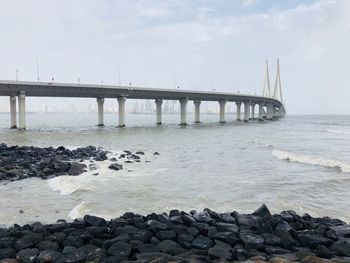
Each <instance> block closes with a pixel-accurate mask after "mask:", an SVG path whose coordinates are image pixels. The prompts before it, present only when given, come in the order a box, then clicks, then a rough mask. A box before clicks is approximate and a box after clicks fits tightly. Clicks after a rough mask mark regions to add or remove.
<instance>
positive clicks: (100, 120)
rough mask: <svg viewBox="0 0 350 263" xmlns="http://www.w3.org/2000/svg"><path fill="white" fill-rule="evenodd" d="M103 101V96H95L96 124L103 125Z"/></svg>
mask: <svg viewBox="0 0 350 263" xmlns="http://www.w3.org/2000/svg"><path fill="white" fill-rule="evenodd" d="M104 102H105V99H104V98H97V114H98V124H97V125H98V126H104V122H103V104H104Z"/></svg>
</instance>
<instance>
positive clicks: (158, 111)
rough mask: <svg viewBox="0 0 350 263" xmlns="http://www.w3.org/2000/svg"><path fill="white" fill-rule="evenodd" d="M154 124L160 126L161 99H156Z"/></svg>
mask: <svg viewBox="0 0 350 263" xmlns="http://www.w3.org/2000/svg"><path fill="white" fill-rule="evenodd" d="M155 103H156V123H157V124H162V103H163V100H162V99H156V100H155Z"/></svg>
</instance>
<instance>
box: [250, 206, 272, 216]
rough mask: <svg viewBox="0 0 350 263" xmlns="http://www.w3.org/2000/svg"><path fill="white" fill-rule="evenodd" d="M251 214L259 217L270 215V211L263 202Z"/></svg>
mask: <svg viewBox="0 0 350 263" xmlns="http://www.w3.org/2000/svg"><path fill="white" fill-rule="evenodd" d="M253 215H256V216H260V217H270V216H271V213H270V210H269V209H268V208H267V206H266V205H265V204H263V205H262V206H260V207H259V208H258V209H257V210H255V211H254V212H253Z"/></svg>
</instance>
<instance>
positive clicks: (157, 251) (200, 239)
mask: <svg viewBox="0 0 350 263" xmlns="http://www.w3.org/2000/svg"><path fill="white" fill-rule="evenodd" d="M349 237H350V225H348V224H346V223H345V222H343V221H341V220H338V219H332V218H328V217H324V218H313V217H311V216H310V215H308V214H305V215H303V216H300V215H298V214H297V213H295V212H294V211H283V212H281V213H280V214H274V215H271V213H270V211H269V209H268V208H267V207H266V206H265V205H262V206H261V207H259V208H258V209H257V210H256V211H254V212H253V213H252V214H240V213H238V212H235V211H234V212H228V213H216V212H215V211H212V210H210V209H207V208H206V209H204V210H203V212H196V211H194V210H192V211H190V212H189V213H186V212H183V211H179V210H171V211H170V212H169V213H162V214H156V213H152V214H149V215H146V216H143V215H138V214H134V213H132V212H127V213H125V214H124V215H123V216H121V217H119V218H115V219H111V220H109V221H106V220H105V219H103V218H100V217H96V216H90V215H85V216H84V218H83V219H76V220H74V221H73V222H67V221H65V220H62V219H60V220H58V221H57V223H55V224H41V223H40V222H36V223H33V224H26V225H23V226H19V225H17V224H14V226H12V227H8V228H0V259H2V260H1V261H0V262H1V263H4V262H127V261H136V262H168V261H174V262H243V261H246V260H250V261H249V262H310V263H311V262H321V263H326V262H350V238H349ZM347 257H349V258H347ZM5 258H7V259H6V260H4V259H5ZM10 259H11V260H10Z"/></svg>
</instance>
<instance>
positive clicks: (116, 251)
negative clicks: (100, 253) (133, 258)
mask: <svg viewBox="0 0 350 263" xmlns="http://www.w3.org/2000/svg"><path fill="white" fill-rule="evenodd" d="M107 253H108V255H111V256H117V257H126V258H127V257H129V256H130V253H131V246H130V244H128V243H126V242H116V243H114V244H113V245H112V246H111V247H110V248H109V249H108V252H107Z"/></svg>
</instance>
